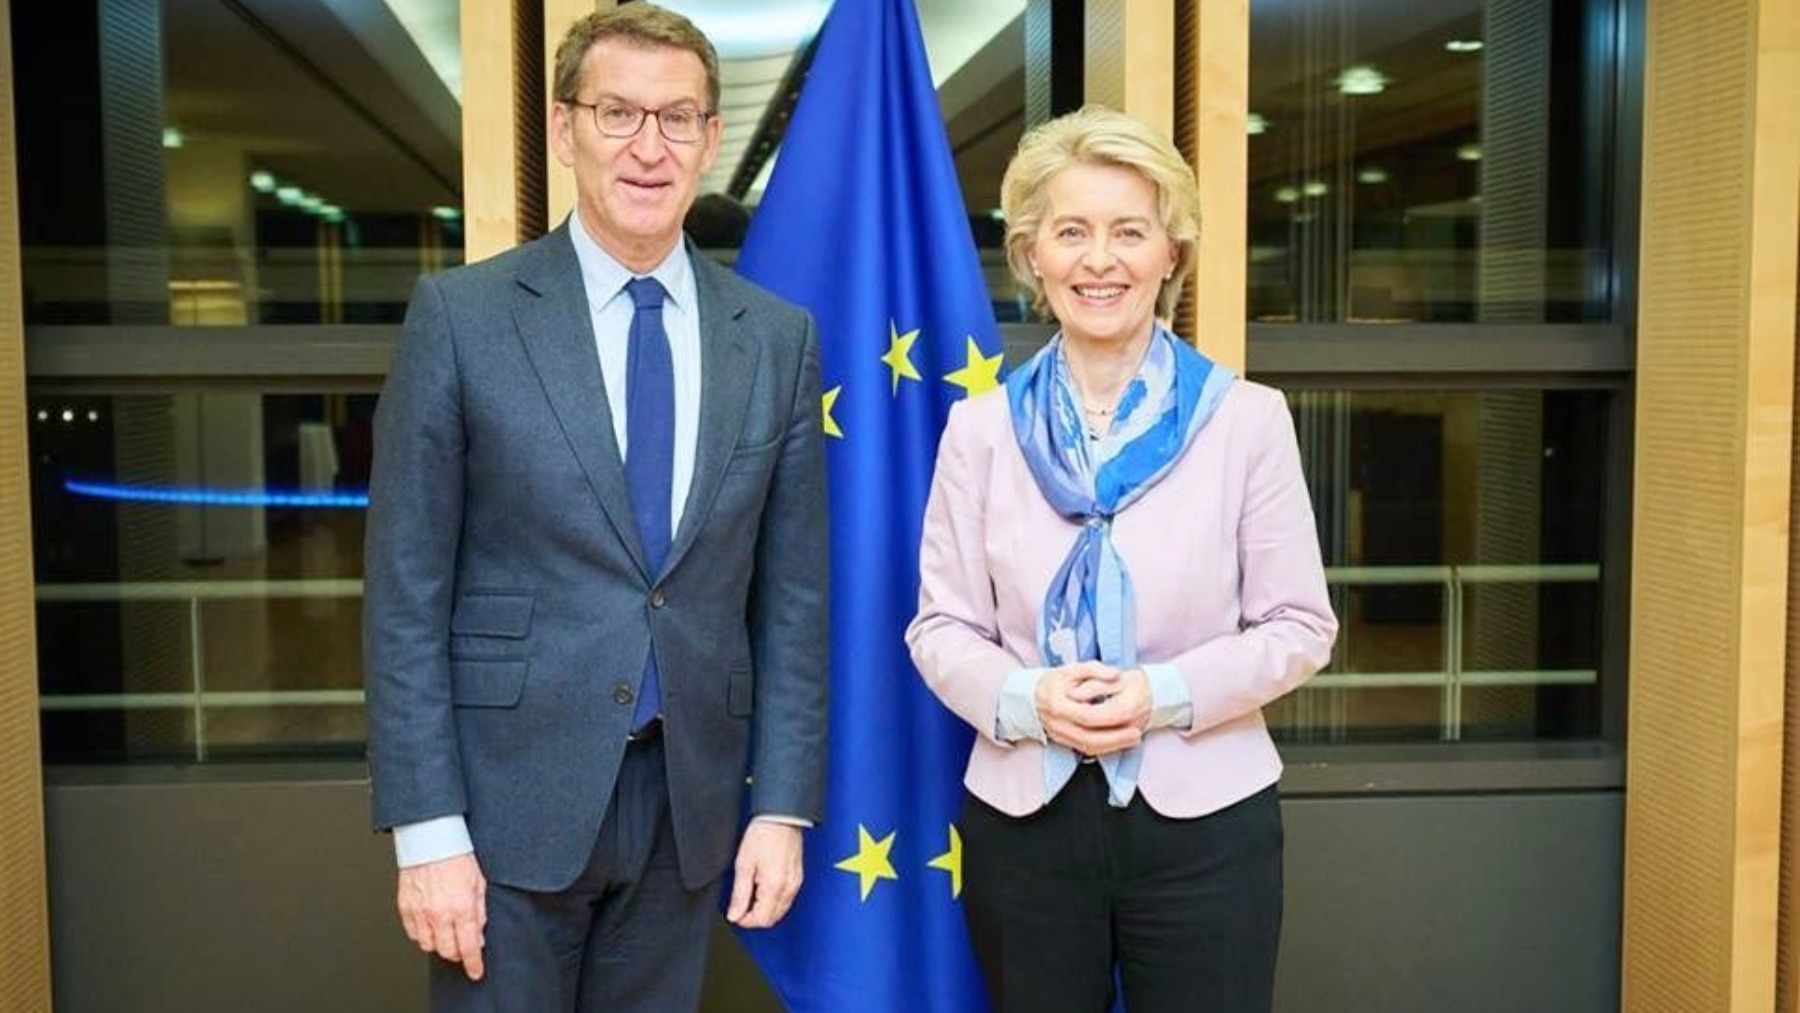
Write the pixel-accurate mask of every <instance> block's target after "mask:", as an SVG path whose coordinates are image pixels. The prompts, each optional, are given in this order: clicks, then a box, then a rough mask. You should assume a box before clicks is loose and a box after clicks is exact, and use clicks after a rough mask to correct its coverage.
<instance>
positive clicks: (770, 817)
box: [750, 813, 813, 830]
mask: <svg viewBox="0 0 1800 1013" xmlns="http://www.w3.org/2000/svg"><path fill="white" fill-rule="evenodd" d="M750 822H752V823H779V824H781V825H782V826H784V827H799V828H800V829H802V830H811V829H812V827H813V821H812V820H809V819H807V818H806V817H804V816H783V815H781V814H779V813H759V814H758V815H755V816H752V817H750Z"/></svg>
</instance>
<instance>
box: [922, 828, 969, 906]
mask: <svg viewBox="0 0 1800 1013" xmlns="http://www.w3.org/2000/svg"><path fill="white" fill-rule="evenodd" d="M926 864H927V865H929V866H931V867H932V868H933V869H942V870H944V871H945V872H947V873H949V874H950V897H951V899H955V898H958V897H961V896H962V835H961V834H959V833H957V832H956V824H954V823H952V824H950V850H949V851H946V852H944V853H943V854H941V855H939V856H937V857H936V858H934V859H932V860H931V861H930V862H927V863H926Z"/></svg>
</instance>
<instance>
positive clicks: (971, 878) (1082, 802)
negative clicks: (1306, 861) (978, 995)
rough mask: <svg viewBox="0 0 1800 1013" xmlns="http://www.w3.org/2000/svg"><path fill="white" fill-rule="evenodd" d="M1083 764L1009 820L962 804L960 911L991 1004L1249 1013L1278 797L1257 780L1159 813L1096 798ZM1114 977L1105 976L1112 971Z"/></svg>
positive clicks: (1260, 967) (1253, 1006)
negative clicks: (1184, 809) (1225, 797)
mask: <svg viewBox="0 0 1800 1013" xmlns="http://www.w3.org/2000/svg"><path fill="white" fill-rule="evenodd" d="M1106 796H1107V791H1106V777H1105V775H1104V774H1102V773H1101V772H1100V767H1099V765H1098V764H1082V765H1081V767H1080V768H1079V769H1078V770H1077V771H1076V774H1075V777H1074V780H1073V781H1071V782H1070V783H1069V784H1068V785H1067V786H1066V787H1065V788H1064V789H1063V790H1062V791H1061V792H1060V793H1059V794H1058V795H1057V796H1056V798H1055V799H1053V800H1052V801H1051V803H1050V805H1049V806H1047V807H1045V808H1044V809H1041V810H1039V811H1038V812H1036V813H1033V814H1031V815H1030V816H1026V817H1023V818H1018V817H1012V816H1008V815H1006V814H1004V813H1001V812H1000V811H998V810H996V809H994V808H992V807H991V806H989V805H987V804H986V803H984V802H982V801H981V800H980V799H977V798H975V797H974V796H973V795H969V796H967V797H966V798H965V799H964V802H963V810H962V819H961V827H962V834H963V849H964V850H963V871H964V884H965V886H964V889H963V911H964V914H965V916H966V917H967V919H968V923H969V932H970V935H971V937H973V940H974V946H975V954H976V958H977V960H978V961H979V963H980V964H981V968H982V972H983V974H984V975H985V976H986V978H987V982H988V989H989V993H990V996H991V998H992V999H993V1008H994V1011H995V1013H1105V1011H1106V1010H1107V1009H1108V1008H1110V1006H1111V1005H1112V1002H1113V1000H1114V999H1115V998H1116V995H1115V983H1118V984H1122V985H1123V987H1124V999H1125V1007H1126V1009H1127V1010H1128V1011H1129V1013H1175V1011H1181V1013H1264V1011H1267V1010H1268V1009H1269V1006H1270V1003H1271V1001H1272V997H1273V992H1274V987H1275V952H1276V948H1277V946H1278V944H1279V942H1280V938H1281V848H1282V830H1281V807H1280V801H1279V794H1278V792H1277V790H1276V789H1275V787H1274V786H1270V787H1269V788H1266V789H1264V790H1262V791H1260V792H1258V793H1256V794H1255V795H1252V796H1250V797H1249V798H1247V799H1244V800H1243V801H1241V802H1239V803H1237V804H1235V805H1233V806H1230V807H1228V808H1226V809H1223V810H1220V811H1219V812H1216V813H1212V814H1210V815H1207V816H1202V817H1199V818H1197V819H1170V818H1168V817H1165V816H1162V815H1160V814H1158V813H1157V812H1156V811H1155V810H1153V809H1151V808H1150V807H1149V805H1147V804H1146V803H1145V802H1144V800H1143V796H1141V795H1139V796H1137V797H1134V798H1133V799H1132V800H1131V805H1130V806H1129V807H1128V808H1125V809H1115V808H1113V807H1111V806H1109V805H1107V801H1106ZM1115 974H1116V976H1115Z"/></svg>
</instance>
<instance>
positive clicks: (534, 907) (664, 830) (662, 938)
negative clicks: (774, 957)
mask: <svg viewBox="0 0 1800 1013" xmlns="http://www.w3.org/2000/svg"><path fill="white" fill-rule="evenodd" d="M718 896H719V884H718V883H716V882H715V883H712V884H709V885H707V886H704V887H702V888H700V889H698V890H688V889H685V888H684V887H683V886H682V885H681V870H680V868H679V867H678V866H677V863H676V857H675V836H674V832H673V830H672V829H671V828H670V826H669V789H668V782H667V780H666V777H665V775H664V768H663V747H662V744H661V742H659V741H652V742H647V743H643V744H634V745H630V746H627V747H626V748H625V760H624V763H623V765H622V766H621V767H620V769H619V781H618V784H617V785H616V786H615V787H614V789H613V798H612V802H611V804H610V805H609V806H608V808H607V811H606V818H605V819H604V820H603V821H602V822H601V824H600V833H599V837H598V839H597V840H596V841H595V842H594V851H593V854H592V855H590V856H589V858H588V864H587V868H586V869H584V870H583V871H582V874H581V876H580V878H578V879H577V880H576V881H575V883H574V885H572V886H571V887H569V889H567V890H564V891H561V892H559V893H535V892H532V891H529V890H516V889H513V888H511V887H506V886H500V885H498V884H494V883H490V884H488V893H487V913H488V923H487V947H486V949H485V951H484V953H483V955H484V957H485V958H486V963H487V976H486V977H485V978H484V979H483V980H481V981H480V982H476V983H471V982H470V981H469V980H468V979H467V978H465V977H464V976H463V973H462V968H461V966H459V965H455V964H450V963H448V962H446V961H443V960H438V959H435V958H433V959H432V969H431V1009H432V1011H433V1013H684V1011H692V1010H695V1009H697V1008H698V1007H699V1005H700V982H701V979H702V977H703V976H704V974H705V970H706V949H707V942H708V941H709V939H710V937H711V931H712V923H713V919H714V918H715V917H716V914H715V912H716V911H717V903H718Z"/></svg>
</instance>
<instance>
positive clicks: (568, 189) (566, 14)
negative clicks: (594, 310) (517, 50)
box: [543, 0, 618, 228]
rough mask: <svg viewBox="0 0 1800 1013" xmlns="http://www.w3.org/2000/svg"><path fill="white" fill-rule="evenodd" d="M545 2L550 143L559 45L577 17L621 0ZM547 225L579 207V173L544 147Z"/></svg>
mask: <svg viewBox="0 0 1800 1013" xmlns="http://www.w3.org/2000/svg"><path fill="white" fill-rule="evenodd" d="M543 2H544V113H543V116H544V129H545V131H546V133H545V136H544V141H545V144H546V145H548V143H549V134H548V130H549V127H550V106H551V104H552V103H554V102H555V101H556V47H557V45H558V44H559V43H561V42H562V38H563V36H564V35H565V34H567V33H568V31H569V25H571V24H573V23H574V21H575V19H576V18H580V17H584V16H586V15H588V14H592V13H593V12H595V11H603V10H610V9H611V8H613V7H616V6H618V3H617V0H543ZM544 192H545V194H547V195H548V197H547V199H546V201H545V216H544V221H545V225H546V226H547V227H550V228H554V227H555V226H556V225H557V224H558V223H560V222H561V221H562V220H563V219H564V218H565V217H567V216H568V214H569V211H570V210H571V209H572V208H574V207H575V174H574V173H573V172H570V171H569V170H568V169H567V168H565V167H564V166H563V164H562V163H561V162H558V161H557V160H556V156H555V155H552V154H550V151H549V148H548V147H546V148H545V150H544Z"/></svg>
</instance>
